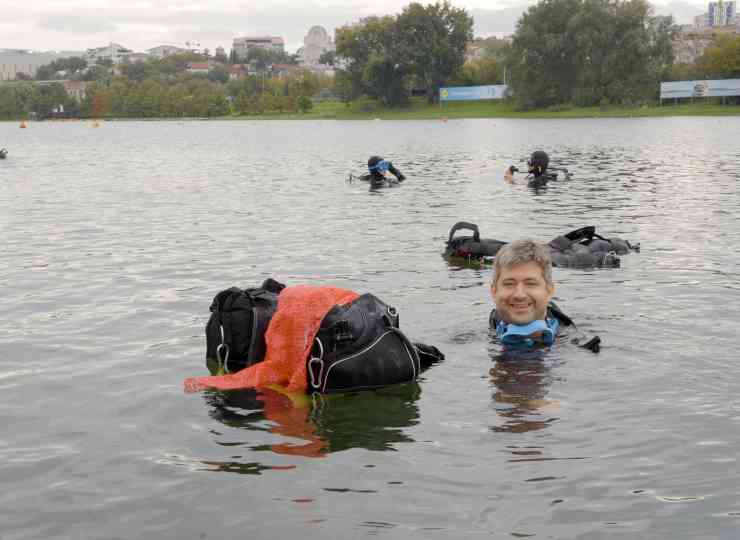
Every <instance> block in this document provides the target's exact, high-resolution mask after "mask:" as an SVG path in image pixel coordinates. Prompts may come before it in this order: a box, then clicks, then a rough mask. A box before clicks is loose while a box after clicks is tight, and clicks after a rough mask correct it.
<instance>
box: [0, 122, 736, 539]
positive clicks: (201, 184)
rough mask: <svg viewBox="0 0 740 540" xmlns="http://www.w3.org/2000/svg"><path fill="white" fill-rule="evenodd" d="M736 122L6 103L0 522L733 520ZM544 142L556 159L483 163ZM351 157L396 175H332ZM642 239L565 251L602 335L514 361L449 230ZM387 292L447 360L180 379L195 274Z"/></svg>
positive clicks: (642, 532) (578, 316) (317, 530)
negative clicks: (419, 368) (577, 260)
mask: <svg viewBox="0 0 740 540" xmlns="http://www.w3.org/2000/svg"><path fill="white" fill-rule="evenodd" d="M738 140H740V119H738V118H675V119H671V118H668V119H624V120H571V121H516V120H464V121H450V122H447V123H442V122H432V121H430V122H398V123H396V122H387V121H383V122H347V123H343V122H255V123H252V122H185V123H178V122H158V123H137V122H127V123H106V124H104V125H103V126H102V127H100V128H98V129H95V128H93V127H91V126H90V125H89V124H85V123H77V124H71V123H70V124H60V123H47V124H37V123H32V124H30V126H29V128H28V129H26V130H20V129H18V126H17V124H14V123H5V124H0V146H7V147H8V149H9V151H10V154H9V157H8V159H7V160H5V161H4V162H0V226H1V227H2V229H1V230H2V240H3V241H2V244H0V250H1V251H0V253H1V255H0V290H1V291H2V292H1V294H0V390H1V391H0V396H1V397H0V416H1V417H2V425H3V426H4V429H3V430H2V434H1V435H0V479H1V480H2V488H3V489H2V490H0V524H1V525H0V530H1V531H2V533H1V534H0V536H2V538H3V540H10V539H30V538H44V539H50V538H74V539H77V538H86V539H87V538H90V539H93V538H94V539H113V538H126V539H133V538H141V539H150V538H178V539H179V538H291V537H300V538H306V537H308V538H319V537H321V538H324V537H329V538H331V537H334V538H362V537H369V536H377V537H381V538H394V539H395V538H399V539H408V538H425V539H426V538H455V539H457V538H479V537H480V538H484V537H485V538H491V537H493V538H512V537H517V538H522V537H531V538H671V539H673V538H692V539H695V538H722V539H730V538H733V539H734V538H737V536H738V534H739V533H738V529H739V527H740V467H739V466H738V461H737V455H738V450H737V449H738V446H740V398H738V395H740V377H739V376H740V367H738V344H739V343H738V341H739V340H738V337H737V336H738V331H737V327H738V324H740V302H738V300H740V268H739V263H740V255H738V249H737V246H738V244H739V243H740V218H738V215H740V199H739V197H738V187H737V186H738V180H739V179H740V173H739V172H738V166H737V164H738V162H740V145H739V144H737V141H738ZM535 147H542V148H544V149H545V150H547V151H548V152H549V153H550V154H551V156H552V157H553V161H555V162H556V163H555V164H556V165H557V164H559V165H562V166H566V167H568V168H569V169H571V170H572V171H574V172H575V175H574V177H573V178H572V179H571V180H570V181H568V182H561V183H558V184H553V185H551V186H550V187H549V188H548V189H547V190H546V191H544V192H540V193H534V192H532V191H530V190H528V189H527V188H526V187H525V186H524V185H523V184H522V183H519V184H517V185H513V186H512V185H508V184H505V183H504V182H502V179H501V176H502V172H503V170H504V168H505V167H506V166H508V165H509V164H510V163H512V162H514V163H517V162H521V161H522V160H523V159H524V158H525V157H526V156H527V155H528V154H529V152H530V151H531V150H533V149H535ZM371 153H379V154H383V155H385V156H386V157H388V158H390V159H392V160H393V161H394V163H395V164H396V165H397V166H399V168H401V170H402V171H403V172H404V173H405V174H406V175H407V177H408V180H407V182H406V183H405V184H404V185H403V186H401V187H400V188H396V189H390V190H383V191H379V192H374V193H370V192H368V190H367V186H366V185H364V184H361V183H353V184H348V183H346V182H345V177H346V175H347V173H349V172H355V173H359V172H362V171H363V167H362V164H363V162H364V160H365V159H367V156H368V155H370V154H371ZM461 219H465V220H469V221H474V222H476V223H477V224H478V225H479V226H480V229H481V232H482V234H483V236H484V237H492V238H499V239H503V240H510V239H514V238H517V237H522V236H531V237H534V238H538V239H542V240H550V239H551V238H552V237H554V236H556V235H557V234H561V233H563V232H566V231H567V230H570V229H573V228H576V227H580V226H583V225H595V226H596V227H597V230H599V231H600V232H601V233H603V234H606V235H608V236H621V237H624V238H627V239H630V240H632V241H638V242H641V244H642V252H641V253H639V254H631V255H628V256H625V257H624V258H623V259H622V263H623V265H622V268H620V269H611V270H591V271H582V270H569V269H556V270H555V279H556V281H557V290H556V299H557V300H558V301H559V303H560V305H561V307H563V308H564V309H565V311H566V312H567V313H568V314H569V315H571V317H573V318H574V319H575V320H576V321H577V322H578V323H580V326H581V327H582V329H584V330H586V331H587V332H589V333H596V334H599V335H600V336H601V338H602V340H603V342H604V347H603V349H602V352H601V353H600V354H598V355H594V354H592V353H589V352H587V351H584V350H581V349H577V348H575V347H573V346H571V345H569V344H567V343H566V344H561V345H560V346H558V347H556V348H555V349H554V350H552V351H551V352H550V353H549V354H548V356H546V357H545V358H544V359H540V360H539V361H530V362H520V363H512V362H508V361H506V360H504V359H502V358H501V357H500V355H499V353H498V352H497V350H496V349H495V347H492V346H491V345H490V344H489V340H488V334H487V329H486V325H487V316H488V311H489V309H490V299H489V293H488V289H487V286H486V282H487V281H488V279H489V272H488V270H476V269H466V268H457V267H454V266H450V265H448V264H447V263H446V262H445V261H444V260H443V259H442V258H441V257H440V252H441V251H442V248H443V244H444V240H445V238H446V236H447V232H448V230H449V228H450V226H451V225H452V224H453V223H454V222H456V221H458V220H461ZM266 276H273V277H276V278H278V279H280V280H282V281H286V282H288V283H289V284H297V283H315V284H334V285H339V286H344V287H348V288H352V289H355V290H357V291H360V292H366V291H368V292H372V293H374V294H376V295H378V296H379V297H380V298H382V299H384V300H386V301H387V302H389V303H391V304H394V305H395V306H396V307H397V308H398V310H399V312H400V314H401V323H402V328H403V329H404V330H405V331H406V333H407V334H408V335H409V336H410V337H411V338H412V339H415V340H419V341H426V342H428V343H432V344H435V345H437V346H438V347H439V348H440V349H442V350H443V351H444V352H445V353H446V355H447V359H446V360H445V361H444V362H443V363H441V364H438V365H436V366H434V367H433V368H432V369H430V370H429V371H427V372H426V373H425V374H424V376H423V378H422V379H421V380H419V382H418V383H417V384H409V385H405V386H400V387H395V388H389V389H387V390H385V391H382V392H376V393H372V392H366V393H359V394H354V395H348V396H338V397H333V398H331V399H326V400H316V401H315V402H313V403H312V402H311V400H310V399H307V400H304V401H302V402H301V401H297V402H296V403H291V402H290V401H289V400H288V398H286V397H284V396H282V395H279V394H275V395H272V394H268V395H265V396H263V397H262V400H261V401H258V400H256V399H255V396H254V395H253V394H248V393H242V394H238V395H236V396H227V397H224V396H217V395H211V396H209V395H203V394H185V393H184V392H183V390H182V381H183V379H184V378H186V377H188V376H192V375H199V374H205V372H206V371H205V367H204V362H203V356H204V351H205V340H204V334H203V326H204V324H205V322H206V319H207V315H208V305H209V303H210V301H211V298H212V297H213V295H214V294H215V293H216V292H218V291H219V290H221V289H223V288H226V287H228V286H231V285H242V286H248V285H254V284H257V283H259V282H260V281H261V280H262V279H264V278H265V277H266Z"/></svg>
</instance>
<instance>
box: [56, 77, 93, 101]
mask: <svg viewBox="0 0 740 540" xmlns="http://www.w3.org/2000/svg"><path fill="white" fill-rule="evenodd" d="M60 82H61V83H62V86H64V89H65V90H66V91H67V95H68V96H69V97H71V98H73V99H75V100H76V101H77V102H82V100H83V99H85V95H86V92H87V84H88V83H86V82H85V81H60Z"/></svg>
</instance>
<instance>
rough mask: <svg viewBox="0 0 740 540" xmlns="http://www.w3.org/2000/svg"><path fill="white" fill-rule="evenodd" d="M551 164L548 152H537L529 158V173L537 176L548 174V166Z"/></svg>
mask: <svg viewBox="0 0 740 540" xmlns="http://www.w3.org/2000/svg"><path fill="white" fill-rule="evenodd" d="M549 164H550V157H549V156H548V155H547V153H546V152H544V151H542V150H537V151H535V152H532V155H531V156H529V159H528V160H527V167H529V172H530V173H531V174H534V175H535V176H542V175H543V174H545V173H546V172H547V166H548V165H549Z"/></svg>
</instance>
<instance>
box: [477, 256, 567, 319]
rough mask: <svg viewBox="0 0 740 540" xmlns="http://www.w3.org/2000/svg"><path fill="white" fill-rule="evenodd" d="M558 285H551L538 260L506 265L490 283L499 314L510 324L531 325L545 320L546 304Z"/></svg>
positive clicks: (498, 315) (499, 316)
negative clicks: (494, 280)
mask: <svg viewBox="0 0 740 540" xmlns="http://www.w3.org/2000/svg"><path fill="white" fill-rule="evenodd" d="M554 292H555V287H554V286H552V285H548V284H547V283H546V282H545V278H544V276H543V275H542V269H541V268H540V266H539V265H538V264H537V263H535V262H528V263H524V264H519V265H516V266H512V267H511V268H504V269H503V270H502V271H501V275H499V276H497V278H496V282H495V283H494V284H493V285H492V286H491V295H492V296H493V301H494V302H495V303H496V316H497V317H498V318H499V319H500V320H502V321H504V322H507V323H511V324H528V323H531V322H532V321H535V320H538V319H545V316H546V314H547V303H548V302H549V301H550V298H552V294H553V293H554Z"/></svg>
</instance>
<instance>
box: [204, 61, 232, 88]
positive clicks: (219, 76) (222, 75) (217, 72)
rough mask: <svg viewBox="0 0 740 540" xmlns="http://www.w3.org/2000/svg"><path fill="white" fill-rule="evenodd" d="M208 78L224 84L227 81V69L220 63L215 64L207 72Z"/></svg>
mask: <svg viewBox="0 0 740 540" xmlns="http://www.w3.org/2000/svg"><path fill="white" fill-rule="evenodd" d="M208 80H209V81H211V82H219V83H221V84H226V83H227V82H229V70H228V69H226V67H224V66H221V65H216V66H214V67H213V69H211V70H210V71H209V72H208Z"/></svg>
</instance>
